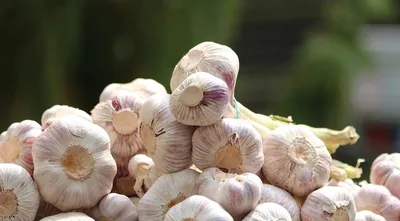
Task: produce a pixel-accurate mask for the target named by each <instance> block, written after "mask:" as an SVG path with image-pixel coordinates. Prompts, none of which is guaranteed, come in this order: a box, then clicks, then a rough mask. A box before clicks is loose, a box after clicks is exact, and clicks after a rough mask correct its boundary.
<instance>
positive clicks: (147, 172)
mask: <svg viewBox="0 0 400 221" xmlns="http://www.w3.org/2000/svg"><path fill="white" fill-rule="evenodd" d="M128 167H129V175H130V176H132V177H134V178H135V179H136V181H135V185H134V187H133V189H134V190H135V192H136V195H137V196H139V197H143V195H144V194H145V193H146V192H147V191H148V190H149V188H150V187H151V185H153V183H154V181H155V180H156V179H157V178H158V176H157V174H156V171H155V168H154V162H153V160H152V159H151V158H150V157H148V156H146V155H144V154H137V155H135V156H133V157H132V159H131V160H130V161H129V166H128Z"/></svg>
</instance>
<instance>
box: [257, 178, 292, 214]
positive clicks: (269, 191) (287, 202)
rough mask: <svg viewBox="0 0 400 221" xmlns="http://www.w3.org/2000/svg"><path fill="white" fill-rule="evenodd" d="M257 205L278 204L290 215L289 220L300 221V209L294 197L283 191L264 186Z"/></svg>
mask: <svg viewBox="0 0 400 221" xmlns="http://www.w3.org/2000/svg"><path fill="white" fill-rule="evenodd" d="M258 203H259V204H262V203H276V204H279V205H281V206H283V207H284V208H285V209H286V210H287V212H288V213H289V214H290V217H291V220H293V221H300V207H299V206H298V204H297V202H296V200H295V199H294V197H293V196H292V195H291V194H290V193H289V192H287V191H286V190H284V189H281V188H279V187H276V186H273V185H269V184H264V185H263V187H262V192H261V198H260V200H259V202H258Z"/></svg>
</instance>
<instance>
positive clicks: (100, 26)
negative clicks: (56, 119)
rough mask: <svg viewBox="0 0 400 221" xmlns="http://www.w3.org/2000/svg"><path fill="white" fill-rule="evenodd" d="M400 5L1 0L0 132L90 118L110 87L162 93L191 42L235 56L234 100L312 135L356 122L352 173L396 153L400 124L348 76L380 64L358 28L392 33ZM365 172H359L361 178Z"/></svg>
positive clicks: (286, 0) (384, 1)
mask: <svg viewBox="0 0 400 221" xmlns="http://www.w3.org/2000/svg"><path fill="white" fill-rule="evenodd" d="M399 5H400V3H399V1H394V0H392V1H391V0H380V1H376V0H337V1H323V0H319V1H318V0H303V1H296V0H283V1H276V0H202V1H189V0H187V1H184V0H131V1H128V0H99V1H90V0H86V1H85V0H69V1H66V0H56V1H50V0H35V1H33V0H31V1H28V0H26V1H23V0H21V1H18V0H17V1H16V0H2V1H0V72H1V76H2V78H1V80H0V88H1V90H2V93H1V94H0V98H1V100H2V102H3V105H2V108H0V116H1V117H0V127H1V129H2V130H6V129H7V127H8V126H9V125H10V124H11V123H13V122H17V121H21V120H23V119H33V120H36V121H38V122H40V117H41V114H42V113H43V111H44V110H45V109H47V108H49V107H51V106H52V105H54V104H66V105H70V106H74V107H78V108H80V109H83V110H85V111H87V112H90V110H91V109H92V108H93V107H94V106H95V105H96V104H97V102H98V97H99V95H100V92H101V91H102V89H103V88H104V87H105V86H106V85H107V84H109V83H112V82H128V81H131V80H133V79H135V78H138V77H141V78H153V79H155V80H157V81H158V82H160V83H162V84H163V85H164V86H165V87H166V88H167V89H168V91H169V78H170V76H171V73H172V70H173V68H174V66H175V64H176V63H177V62H178V61H179V59H180V58H181V57H182V56H183V55H184V54H185V53H186V52H187V51H188V50H189V49H190V48H191V47H193V46H194V45H196V44H198V43H200V42H202V41H215V42H218V43H221V44H226V45H229V46H230V47H231V48H233V49H234V50H235V51H236V53H237V54H238V56H239V59H240V65H241V67H240V72H239V77H238V83H237V88H236V96H237V99H238V100H239V101H241V103H243V104H245V105H246V106H247V107H249V108H250V109H252V110H253V111H256V112H261V113H264V114H279V115H283V116H288V115H291V116H293V118H294V120H295V121H296V122H299V123H305V124H309V125H313V126H316V127H330V128H334V129H342V128H344V127H345V126H347V125H354V126H356V128H357V131H358V132H359V134H360V135H361V139H360V141H359V142H358V143H357V144H356V145H354V146H349V147H341V148H340V149H339V150H338V152H337V153H336V156H335V157H336V158H338V159H340V160H343V161H346V162H348V163H350V164H355V163H356V159H357V158H358V157H364V158H367V160H369V161H370V159H372V158H373V157H375V156H376V155H377V154H379V153H381V152H385V151H388V152H392V151H397V152H399V149H398V148H399V145H398V143H399V141H398V140H399V138H398V137H399V136H398V134H400V133H399V132H398V131H399V129H398V128H399V120H397V121H395V120H386V121H383V120H380V119H379V118H377V119H374V120H372V118H371V117H369V116H370V115H368V114H366V113H363V112H362V111H361V112H360V111H359V110H357V109H356V108H354V106H357V104H354V102H353V103H352V99H351V98H352V96H351V94H352V93H353V92H352V91H353V88H354V79H356V78H357V76H359V75H363V74H364V75H365V74H366V73H367V72H366V71H364V70H374V67H375V66H374V61H375V60H376V59H375V60H374V58H375V57H374V56H373V55H374V54H373V53H372V52H370V51H368V50H366V49H365V48H366V47H365V45H364V44H363V41H362V39H363V34H362V33H364V32H363V30H364V27H365V25H370V26H381V25H388V24H390V25H393V26H396V24H399V22H400V16H399V13H398V9H399ZM396 27H397V26H396ZM379 33H381V32H379ZM388 35H390V33H388ZM399 40H400V39H399ZM371 55H372V56H371ZM396 56H397V57H396V58H399V59H400V56H399V54H396ZM391 57H392V56H391ZM399 61H400V60H399ZM370 72H372V73H373V71H370ZM368 73H369V72H368ZM396 74H397V73H396ZM397 80H398V82H399V84H400V79H399V78H397ZM398 92H399V94H400V91H398ZM396 96H397V94H395V96H393V98H394V99H396ZM397 98H399V97H398V96H397ZM399 100H400V99H399ZM389 102H390V101H389ZM373 115H374V116H375V115H379V110H378V111H376V112H374V113H373ZM394 115H395V116H398V115H399V114H394ZM396 119H397V118H396ZM371 125H372V126H371ZM396 148H397V149H396ZM369 163H370V162H369ZM368 167H369V164H368V162H367V163H365V164H363V168H364V169H365V170H366V172H365V173H368ZM364 178H365V176H364Z"/></svg>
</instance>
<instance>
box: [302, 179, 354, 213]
mask: <svg viewBox="0 0 400 221" xmlns="http://www.w3.org/2000/svg"><path fill="white" fill-rule="evenodd" d="M355 216H356V206H355V202H354V198H353V196H352V195H351V193H350V192H349V191H347V190H345V189H343V188H340V187H336V186H324V187H321V188H319V189H317V190H315V191H314V192H312V193H310V195H308V197H307V199H306V201H305V202H304V204H303V207H302V208H301V220H302V221H315V220H326V221H330V220H331V221H336V220H354V219H355Z"/></svg>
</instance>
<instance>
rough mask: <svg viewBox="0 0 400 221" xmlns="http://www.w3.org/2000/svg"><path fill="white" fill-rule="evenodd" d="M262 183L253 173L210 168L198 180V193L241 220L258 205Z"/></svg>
mask: <svg viewBox="0 0 400 221" xmlns="http://www.w3.org/2000/svg"><path fill="white" fill-rule="evenodd" d="M262 185H263V183H262V181H261V179H260V178H259V177H258V176H257V175H255V174H253V173H243V174H240V175H239V174H232V173H224V172H223V171H221V170H220V169H218V168H208V169H205V170H203V172H202V173H201V174H200V176H199V178H198V179H197V181H196V194H198V195H202V196H205V197H207V198H209V199H211V200H213V201H215V202H217V203H219V204H220V205H221V206H222V207H223V208H224V209H225V210H226V211H227V212H228V213H229V214H231V216H232V217H233V218H234V219H235V220H241V219H243V217H244V216H246V214H247V213H249V212H250V211H251V210H253V209H254V208H255V207H256V206H257V204H258V201H259V200H260V198H261V190H262Z"/></svg>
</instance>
